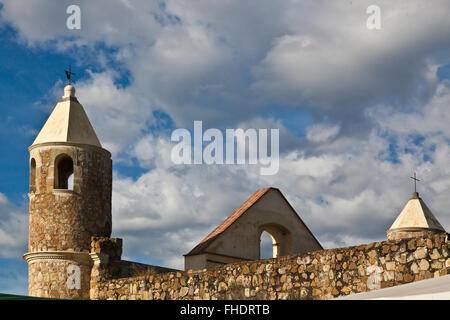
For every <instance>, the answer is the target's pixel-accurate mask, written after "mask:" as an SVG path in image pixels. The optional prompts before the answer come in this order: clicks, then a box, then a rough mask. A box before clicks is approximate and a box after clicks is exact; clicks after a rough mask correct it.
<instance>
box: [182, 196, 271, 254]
mask: <svg viewBox="0 0 450 320" xmlns="http://www.w3.org/2000/svg"><path fill="white" fill-rule="evenodd" d="M270 189H273V188H263V189H259V190H257V191H256V192H255V193H254V194H253V195H252V196H251V197H250V198H248V199H247V200H246V201H245V202H244V203H243V204H242V205H241V206H240V207H239V208H237V209H236V210H234V212H233V213H232V214H230V215H229V216H228V218H226V219H225V220H224V221H223V222H222V223H221V224H220V225H219V226H218V227H217V228H215V229H214V230H213V231H212V232H211V233H210V234H208V235H207V236H206V237H205V238H204V239H203V240H202V241H200V243H199V244H198V245H197V246H195V248H194V249H192V250H191V251H190V252H189V253H188V254H186V256H191V255H196V254H200V253H202V252H203V251H204V250H205V249H206V248H207V247H208V245H209V244H210V243H211V242H212V241H213V240H214V239H215V238H217V237H218V236H219V235H220V234H221V233H222V232H224V231H225V230H226V229H227V228H228V227H229V226H230V225H231V224H232V223H233V222H234V221H236V219H237V218H239V217H240V216H241V215H243V214H244V213H245V212H246V211H247V210H248V209H249V208H250V207H251V206H252V205H254V204H255V202H256V201H258V200H259V198H261V197H262V196H263V195H264V194H265V193H266V192H267V191H269V190H270Z"/></svg>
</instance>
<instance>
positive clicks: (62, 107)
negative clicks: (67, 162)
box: [33, 85, 102, 148]
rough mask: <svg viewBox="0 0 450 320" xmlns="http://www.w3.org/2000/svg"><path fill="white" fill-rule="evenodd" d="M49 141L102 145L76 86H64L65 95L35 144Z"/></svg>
mask: <svg viewBox="0 0 450 320" xmlns="http://www.w3.org/2000/svg"><path fill="white" fill-rule="evenodd" d="M48 142H50V143H51V142H72V143H79V144H88V145H93V146H97V147H100V148H101V147H102V146H101V144H100V141H99V140H98V138H97V135H96V134H95V131H94V128H92V125H91V122H90V121H89V119H88V117H87V115H86V112H85V111H84V109H83V106H82V105H81V104H80V103H79V102H78V100H77V98H76V97H75V88H74V87H73V86H71V85H69V86H66V87H65V88H64V96H63V97H62V100H61V101H60V102H58V104H57V105H56V107H55V109H54V110H53V112H52V113H51V114H50V117H49V118H48V119H47V122H46V123H45V125H44V127H43V128H42V129H41V131H40V132H39V134H38V136H37V137H36V140H34V142H33V146H34V145H37V144H41V143H48Z"/></svg>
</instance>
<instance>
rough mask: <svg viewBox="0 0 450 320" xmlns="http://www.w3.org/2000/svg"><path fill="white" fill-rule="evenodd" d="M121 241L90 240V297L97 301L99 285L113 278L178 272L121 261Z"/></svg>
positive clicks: (100, 238) (111, 239)
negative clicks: (91, 265)
mask: <svg viewBox="0 0 450 320" xmlns="http://www.w3.org/2000/svg"><path fill="white" fill-rule="evenodd" d="M121 255H122V239H118V238H107V237H92V238H91V257H92V259H93V261H94V265H93V267H92V270H91V276H90V280H91V282H90V297H91V299H98V298H99V297H98V289H99V285H100V286H101V284H102V283H105V282H107V281H108V279H113V278H125V277H133V276H137V275H155V274H159V273H164V272H165V273H167V272H171V271H178V270H174V269H169V268H163V267H158V266H151V265H147V264H142V263H137V262H131V261H126V260H121Z"/></svg>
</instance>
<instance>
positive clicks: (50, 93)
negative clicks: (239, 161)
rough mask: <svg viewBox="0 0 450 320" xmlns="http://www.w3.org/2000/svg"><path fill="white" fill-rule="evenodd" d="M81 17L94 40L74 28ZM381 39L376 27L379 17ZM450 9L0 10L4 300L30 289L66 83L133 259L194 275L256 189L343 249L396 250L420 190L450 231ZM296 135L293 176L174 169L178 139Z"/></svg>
mask: <svg viewBox="0 0 450 320" xmlns="http://www.w3.org/2000/svg"><path fill="white" fill-rule="evenodd" d="M71 4H77V5H79V6H80V8H81V29H80V30H69V29H68V28H67V27H66V20H67V18H68V16H69V15H68V14H66V9H67V7H68V6H69V5H71ZM371 4H375V5H378V6H379V7H380V9H381V29H380V30H369V29H368V28H367V26H366V20H367V18H368V17H369V15H368V14H367V13H366V9H367V7H368V6H369V5H371ZM449 17H450V4H449V2H448V0H442V1H440V0H433V1H414V0H403V1H402V0H399V1H395V2H392V1H382V0H370V1H346V0H340V1H312V0H311V1H309V0H283V1H273V0H267V1H266V0H254V1H252V0H249V1H242V0H217V1H215V0H204V1H203V0H196V1H191V0H186V1H181V0H173V1H172V0H170V1H148V0H146V1H144V0H115V1H112V0H95V1H87V0H86V1H54V0H0V142H1V148H2V152H1V153H0V292H10V293H24V294H26V292H27V289H26V288H27V266H26V263H25V262H24V261H23V260H22V259H21V256H22V254H23V253H25V252H26V247H27V233H28V213H27V210H28V208H27V206H28V198H27V192H28V182H29V180H28V171H29V169H28V152H27V147H28V146H29V145H31V144H32V142H33V140H34V138H35V136H36V135H37V133H38V132H39V130H40V129H41V128H42V126H43V124H44V122H45V120H46V119H47V117H48V116H49V114H50V112H51V111H52V109H53V107H54V106H55V104H56V102H57V101H58V100H59V98H60V97H61V95H62V89H63V87H64V85H65V76H64V73H63V70H64V69H65V68H67V66H68V65H69V64H71V65H72V70H73V71H74V72H75V73H76V77H75V80H76V83H75V86H76V88H77V97H78V99H79V101H80V102H81V103H82V104H83V106H84V108H85V110H86V112H87V113H88V115H89V118H90V120H91V122H92V124H93V126H94V128H95V130H96V132H97V135H98V136H99V139H100V140H101V142H102V145H103V146H104V147H105V148H106V149H108V150H110V151H111V152H112V154H113V163H114V167H113V170H114V182H113V236H114V237H121V238H123V239H124V258H126V259H133V260H137V261H141V262H146V263H152V264H159V265H164V266H169V267H173V268H183V257H182V254H185V253H187V252H188V251H189V250H190V249H191V248H192V247H193V246H195V244H196V243H198V241H200V240H201V239H202V238H203V237H204V236H206V235H207V234H208V233H209V232H210V231H211V230H212V229H213V228H214V227H215V226H216V225H217V224H219V223H220V222H221V221H222V220H223V219H224V218H225V217H226V216H228V215H229V214H230V213H231V212H232V211H233V210H234V209H235V208H236V207H238V206H239V205H240V204H241V203H242V202H243V201H245V200H246V199H247V198H248V197H249V196H250V195H251V194H252V193H253V192H254V191H255V190H257V189H259V188H261V187H266V186H274V187H277V188H279V189H280V190H281V191H282V192H283V194H285V196H286V197H287V198H288V200H289V201H290V203H291V204H292V205H293V207H294V208H295V209H296V210H297V212H298V213H299V215H300V217H301V218H302V219H303V221H304V222H305V223H306V224H307V225H308V226H309V228H310V229H311V230H312V232H313V233H314V234H315V235H316V237H317V238H318V240H319V241H320V242H321V243H322V244H323V246H324V247H326V248H332V247H339V246H348V245H356V244H360V243H368V242H372V241H377V240H383V239H385V231H386V230H387V229H388V228H389V226H390V225H391V224H392V222H393V221H394V219H395V217H396V216H397V215H398V213H399V212H400V210H401V209H402V207H403V206H404V204H405V203H406V201H407V200H408V199H409V197H410V196H411V192H412V191H413V184H412V183H411V179H409V177H410V176H411V175H412V174H413V172H417V174H418V177H419V179H421V180H422V181H421V182H420V183H419V192H420V194H421V196H422V198H423V199H424V200H425V201H426V203H427V204H428V206H429V207H430V208H431V209H432V211H433V212H434V214H435V215H436V216H437V218H438V219H439V221H440V222H441V224H442V225H443V226H444V228H446V230H447V231H448V230H450V212H449V210H448V208H449V207H450V197H449V196H448V194H449V192H450V166H449V157H450V145H449V142H450V126H449V123H450V112H449V108H450V19H449ZM194 120H202V121H203V127H204V128H218V129H219V130H225V129H226V128H256V129H263V128H267V129H272V128H278V129H279V130H280V169H279V172H278V173H277V174H276V175H273V176H262V175H260V174H259V167H258V166H257V165H175V164H174V163H173V162H172V161H171V159H170V152H171V149H172V147H173V146H174V144H173V143H172V142H171V141H170V135H171V133H172V131H173V130H174V129H176V128H187V129H189V130H192V128H193V121H194Z"/></svg>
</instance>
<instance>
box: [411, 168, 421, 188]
mask: <svg viewBox="0 0 450 320" xmlns="http://www.w3.org/2000/svg"><path fill="white" fill-rule="evenodd" d="M410 178H411V179H413V180H414V193H417V185H416V183H417V181H420V180H419V179H417V178H416V173H415V172H414V177H410Z"/></svg>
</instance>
